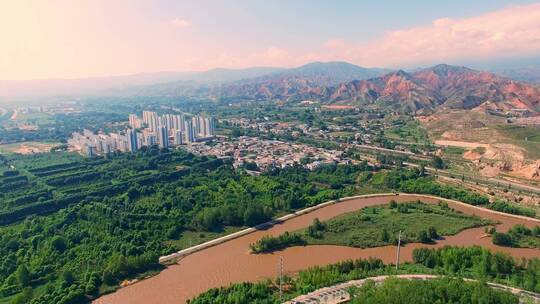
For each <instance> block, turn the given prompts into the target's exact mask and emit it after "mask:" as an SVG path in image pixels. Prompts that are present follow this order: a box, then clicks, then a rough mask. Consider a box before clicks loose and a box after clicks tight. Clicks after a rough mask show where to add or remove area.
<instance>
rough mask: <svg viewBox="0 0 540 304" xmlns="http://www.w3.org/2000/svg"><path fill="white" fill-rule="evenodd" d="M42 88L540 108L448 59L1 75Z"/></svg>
mask: <svg viewBox="0 0 540 304" xmlns="http://www.w3.org/2000/svg"><path fill="white" fill-rule="evenodd" d="M6 92H7V93H8V94H5V93H6ZM45 92H46V93H49V94H52V93H56V94H57V95H59V94H95V95H123V96H194V97H199V98H209V99H214V100H224V101H227V102H235V101H240V100H281V101H302V100H317V101H319V102H322V103H328V104H332V103H337V104H375V105H382V106H385V107H390V108H393V109H395V110H399V111H405V112H418V111H421V112H432V111H435V110H436V109H439V108H461V109H473V108H477V107H482V108H485V109H486V110H494V111H508V110H515V109H520V110H521V111H523V110H526V111H529V112H533V113H540V88H539V87H538V86H537V85H534V84H531V83H527V82H521V81H516V80H512V79H510V78H506V77H503V76H499V75H497V74H494V73H490V72H485V71H478V70H473V69H470V68H466V67H461V66H451V65H446V64H440V65H436V66H433V67H430V68H425V69H419V70H415V71H413V72H406V71H403V70H397V71H391V70H385V69H379V68H363V67H359V66H356V65H353V64H350V63H346V62H326V63H323V62H313V63H309V64H306V65H303V66H300V67H297V68H291V69H281V68H269V67H258V68H249V69H240V70H229V69H215V70H210V71H206V72H193V73H153V74H139V75H131V76H118V77H109V78H90V79H75V80H45V81H37V80H36V81H15V82H6V81H0V96H2V95H4V96H5V95H8V96H9V95H10V93H11V94H15V95H17V94H19V95H21V94H23V95H24V94H27V95H30V96H31V95H39V94H43V93H45Z"/></svg>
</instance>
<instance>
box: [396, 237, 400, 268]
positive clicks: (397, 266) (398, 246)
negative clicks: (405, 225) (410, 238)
mask: <svg viewBox="0 0 540 304" xmlns="http://www.w3.org/2000/svg"><path fill="white" fill-rule="evenodd" d="M400 247H401V230H400V231H399V235H398V243H397V253H396V270H398V269H399V250H400Z"/></svg>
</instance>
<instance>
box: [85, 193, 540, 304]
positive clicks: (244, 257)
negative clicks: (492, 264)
mask: <svg viewBox="0 0 540 304" xmlns="http://www.w3.org/2000/svg"><path fill="white" fill-rule="evenodd" d="M392 199H394V200H396V201H398V202H405V201H412V200H417V199H420V200H422V201H424V202H426V203H434V204H435V203H437V202H438V201H439V200H443V199H440V198H436V197H431V196H423V195H413V194H400V195H399V196H396V195H390V194H383V195H380V196H376V197H373V196H372V197H358V198H353V199H349V200H342V201H341V202H339V203H336V204H330V205H328V206H325V207H323V208H320V209H317V210H314V211H313V212H310V213H307V214H303V215H300V216H296V217H294V218H292V219H289V220H287V221H284V222H282V223H279V224H276V225H274V226H272V227H270V228H268V229H266V230H258V231H256V232H253V233H250V234H247V235H244V236H241V237H238V238H236V239H233V240H230V241H227V242H224V243H221V244H218V245H215V246H213V247H210V248H207V249H204V250H201V251H198V252H195V253H192V254H190V255H188V256H186V257H184V258H182V259H181V260H180V261H179V262H178V263H177V264H174V265H172V266H169V267H168V268H167V269H165V270H164V271H162V272H161V273H160V274H158V275H156V276H154V277H151V278H149V279H146V280H143V281H140V282H138V283H135V284H133V285H130V286H127V287H124V288H121V289H119V290H118V291H117V292H115V293H112V294H108V295H105V296H103V297H101V298H98V299H97V300H95V301H94V303H97V304H102V303H114V304H123V303H126V304H128V303H129V304H138V303H141V304H142V303H149V302H152V303H185V302H186V301H187V300H188V299H190V298H192V297H194V296H196V295H198V294H199V293H201V292H204V291H206V290H208V289H209V288H213V287H220V286H227V285H229V284H231V283H235V282H244V281H258V280H262V279H265V278H273V277H276V275H277V270H278V259H279V257H280V256H281V257H283V259H284V268H285V272H286V273H295V272H298V271H300V270H302V269H306V268H308V267H311V266H315V265H327V264H330V263H336V262H339V261H343V260H346V259H358V258H368V257H378V258H380V259H382V260H383V261H384V262H385V263H393V262H394V260H395V250H396V248H395V246H384V247H378V248H367V249H361V248H350V247H342V246H332V245H317V246H304V247H291V248H287V249H285V250H283V251H280V252H276V253H274V254H262V255H260V254H259V255H254V254H250V252H249V248H248V246H249V244H250V243H253V242H255V241H257V240H258V239H260V238H261V237H262V236H264V235H279V234H282V233H284V232H285V231H293V230H297V229H300V228H304V227H306V226H308V225H310V224H311V222H312V221H313V219H315V218H319V219H320V220H328V219H330V218H332V217H335V216H337V215H339V214H342V213H346V212H351V211H355V210H358V209H360V208H363V207H366V206H374V205H381V204H387V203H388V202H389V201H390V200H392ZM445 201H447V202H448V205H449V206H450V207H452V208H454V209H456V210H459V211H462V212H463V213H466V214H474V215H478V216H480V217H483V218H488V219H492V220H495V221H498V222H500V224H498V225H497V230H498V231H506V230H508V229H509V228H510V227H511V226H513V225H515V224H523V225H525V226H528V227H532V226H534V225H540V220H536V219H530V218H525V217H520V216H515V215H508V214H503V213H500V212H496V211H493V210H488V209H483V208H479V207H475V206H471V205H467V204H464V203H460V202H456V201H449V200H445ZM445 245H457V246H473V245H480V246H483V247H486V248H489V249H492V250H495V251H500V252H506V253H509V254H511V255H513V256H514V257H517V258H521V257H525V258H532V257H538V256H540V250H538V249H524V248H508V247H499V246H496V245H493V244H492V243H491V239H490V238H486V237H485V233H484V228H483V227H479V228H473V229H468V230H465V231H462V232H461V233H459V234H457V235H454V236H449V237H447V238H445V239H444V240H441V241H438V242H437V243H436V244H434V245H427V244H417V243H414V244H407V245H406V246H404V247H402V249H401V260H402V261H411V260H412V251H413V250H414V249H415V248H419V247H430V248H434V247H442V246H445Z"/></svg>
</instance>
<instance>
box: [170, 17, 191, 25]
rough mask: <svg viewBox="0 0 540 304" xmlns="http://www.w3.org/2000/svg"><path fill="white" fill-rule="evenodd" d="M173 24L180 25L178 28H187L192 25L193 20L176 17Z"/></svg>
mask: <svg viewBox="0 0 540 304" xmlns="http://www.w3.org/2000/svg"><path fill="white" fill-rule="evenodd" d="M171 24H172V25H173V26H175V27H178V28H186V27H190V26H191V22H189V21H187V20H186V19H182V18H178V17H177V18H174V19H173V20H172V21H171Z"/></svg>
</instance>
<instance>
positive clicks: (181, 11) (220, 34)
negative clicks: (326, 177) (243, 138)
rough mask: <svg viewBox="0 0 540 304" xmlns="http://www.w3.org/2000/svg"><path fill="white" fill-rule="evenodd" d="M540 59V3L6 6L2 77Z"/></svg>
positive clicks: (160, 1) (145, 0)
mask: <svg viewBox="0 0 540 304" xmlns="http://www.w3.org/2000/svg"><path fill="white" fill-rule="evenodd" d="M538 54H540V2H539V1H538V0H537V1H520V0H513V1H506V0H475V1H470V0H454V1H444V2H443V1H433V0H431V1H425V0H408V1H398V0H395V1H389V0H387V1H382V0H381V1H367V0H356V1H355V0H350V1H348V0H327V1H319V0H237V1H234V0H228V1H226V0H193V1H182V0H113V1H110V0H88V1H87V0H47V1H41V0H0V80H24V79H50V78H84V77H97V76H113V75H126V74H134V73H144V72H159V71H202V70H207V69H212V68H218V67H220V68H245V67H252V66H279V67H293V66H299V65H302V64H305V63H308V62H312V61H347V62H351V63H354V64H358V65H361V66H365V67H386V68H408V67H414V66H426V65H430V64H436V63H450V64H460V63H478V62H482V61H489V60H501V59H520V58H528V57H532V56H538Z"/></svg>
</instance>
